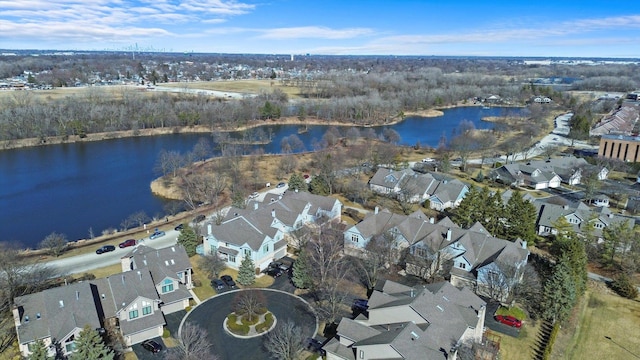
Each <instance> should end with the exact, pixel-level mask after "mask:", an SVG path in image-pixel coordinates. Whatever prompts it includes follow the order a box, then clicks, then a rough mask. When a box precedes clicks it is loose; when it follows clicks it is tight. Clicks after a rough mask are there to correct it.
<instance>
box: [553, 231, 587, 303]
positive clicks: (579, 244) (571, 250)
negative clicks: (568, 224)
mask: <svg viewBox="0 0 640 360" xmlns="http://www.w3.org/2000/svg"><path fill="white" fill-rule="evenodd" d="M556 242H557V247H558V248H559V253H560V256H561V257H562V258H564V259H565V260H566V262H567V265H568V266H569V268H570V270H571V278H572V280H573V283H574V286H575V289H576V298H578V297H580V296H582V295H583V294H584V292H585V290H586V289H587V253H586V251H585V249H584V242H583V241H582V240H581V239H580V238H579V237H578V235H577V234H576V233H575V232H574V231H566V232H563V233H562V234H558V237H557V238H556Z"/></svg>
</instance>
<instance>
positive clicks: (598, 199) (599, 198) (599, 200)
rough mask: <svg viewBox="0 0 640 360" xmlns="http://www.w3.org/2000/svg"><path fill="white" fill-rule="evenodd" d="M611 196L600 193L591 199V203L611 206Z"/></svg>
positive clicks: (599, 205)
mask: <svg viewBox="0 0 640 360" xmlns="http://www.w3.org/2000/svg"><path fill="white" fill-rule="evenodd" d="M609 200H610V198H609V197H608V196H607V195H604V194H598V195H596V196H594V197H593V199H591V204H592V205H593V206H598V207H609Z"/></svg>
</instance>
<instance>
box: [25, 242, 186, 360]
mask: <svg viewBox="0 0 640 360" xmlns="http://www.w3.org/2000/svg"><path fill="white" fill-rule="evenodd" d="M121 265H122V268H123V270H124V271H123V272H122V273H119V274H115V275H111V276H108V277H105V278H99V279H94V280H89V281H84V282H79V283H73V284H70V285H66V286H60V287H56V288H51V289H47V290H44V291H41V292H39V293H35V294H30V295H25V296H20V297H16V298H15V299H14V306H13V318H14V323H15V327H16V333H17V334H18V344H19V347H20V352H21V353H22V355H23V356H25V357H26V356H29V354H30V353H31V349H32V347H33V345H34V344H35V342H36V341H38V340H42V341H44V343H45V345H46V346H48V347H49V351H50V354H51V355H54V354H55V353H56V352H57V351H59V354H60V355H62V356H67V355H69V354H70V353H72V352H73V351H74V349H75V344H74V341H75V338H76V337H77V336H78V334H79V333H80V331H82V329H83V328H84V326H85V325H89V326H91V327H92V328H94V329H98V330H100V331H103V329H105V328H108V327H113V328H115V329H118V330H119V331H120V333H121V334H122V336H123V339H124V342H125V343H126V345H134V344H137V343H140V342H142V341H144V340H147V339H151V338H154V337H158V336H162V332H163V327H164V325H165V323H166V322H165V318H164V315H165V314H171V313H173V312H176V311H178V310H184V309H185V308H186V307H187V306H189V299H190V298H191V295H190V293H189V291H188V289H190V288H191V286H192V285H191V265H190V264H189V258H188V257H187V254H186V251H185V250H184V248H183V247H182V246H179V245H174V246H171V247H169V248H164V249H152V248H149V247H146V246H144V245H138V246H137V247H136V248H135V249H134V250H133V251H131V252H130V253H129V254H128V255H126V256H124V257H123V258H122V259H121Z"/></svg>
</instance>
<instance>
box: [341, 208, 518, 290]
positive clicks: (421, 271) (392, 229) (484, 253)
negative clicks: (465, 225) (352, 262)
mask: <svg viewBox="0 0 640 360" xmlns="http://www.w3.org/2000/svg"><path fill="white" fill-rule="evenodd" d="M380 234H387V235H388V237H389V238H390V239H392V240H389V241H393V244H392V247H393V248H394V249H395V250H396V252H397V254H398V256H396V259H398V258H400V257H401V255H399V254H405V256H404V259H405V262H406V271H407V273H408V274H412V275H417V276H420V277H428V274H434V273H435V272H437V271H440V270H442V268H444V267H445V265H447V264H451V270H449V273H448V274H447V275H448V276H449V277H450V281H451V283H452V284H453V285H455V286H467V287H469V288H471V289H473V290H475V291H476V292H477V293H478V294H482V295H486V296H490V297H492V298H495V299H497V300H500V301H505V300H506V298H507V296H508V294H509V292H510V290H511V289H512V287H513V286H514V285H515V284H516V283H517V282H519V281H520V280H521V275H522V272H523V270H524V266H525V265H526V263H527V259H528V256H529V251H528V250H527V244H526V242H525V241H522V240H517V241H516V242H511V241H507V240H503V239H499V238H496V237H493V236H491V234H489V232H488V231H487V230H486V229H485V228H484V227H483V226H482V225H481V224H480V223H476V224H474V225H473V226H472V227H471V228H469V229H462V228H460V227H459V226H457V225H456V224H454V223H453V222H452V221H451V220H450V219H449V218H444V219H442V220H440V221H439V222H438V223H435V221H434V219H433V218H430V219H426V217H425V215H424V214H423V213H422V212H420V211H417V212H415V213H413V214H411V215H408V216H406V215H398V214H393V213H391V212H389V211H388V210H382V211H377V212H374V213H373V214H371V215H369V216H368V217H366V218H365V219H364V220H362V221H361V222H360V223H358V224H356V225H354V226H352V227H350V228H348V229H346V230H345V232H344V242H345V251H346V252H347V253H350V254H352V255H355V256H358V254H366V251H367V250H366V247H367V244H368V242H369V241H371V239H372V238H373V237H374V236H376V235H380Z"/></svg>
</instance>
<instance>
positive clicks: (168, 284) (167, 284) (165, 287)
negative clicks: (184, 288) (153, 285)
mask: <svg viewBox="0 0 640 360" xmlns="http://www.w3.org/2000/svg"><path fill="white" fill-rule="evenodd" d="M172 291H173V281H172V280H169V279H166V280H165V281H164V282H163V284H162V293H163V294H165V293H168V292H172Z"/></svg>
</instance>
